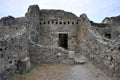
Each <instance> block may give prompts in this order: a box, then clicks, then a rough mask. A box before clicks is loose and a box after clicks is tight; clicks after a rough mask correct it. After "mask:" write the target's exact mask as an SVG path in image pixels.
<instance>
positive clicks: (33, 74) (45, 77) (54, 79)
mask: <svg viewBox="0 0 120 80" xmlns="http://www.w3.org/2000/svg"><path fill="white" fill-rule="evenodd" d="M68 69H69V68H68V65H64V64H44V65H34V66H33V67H32V69H31V70H30V71H29V72H28V73H25V74H15V75H14V76H13V77H11V78H10V79H8V80H61V78H63V77H64V76H65V75H66V73H67V72H68Z"/></svg>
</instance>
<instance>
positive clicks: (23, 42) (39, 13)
mask: <svg viewBox="0 0 120 80" xmlns="http://www.w3.org/2000/svg"><path fill="white" fill-rule="evenodd" d="M74 52H79V53H81V54H82V55H85V56H87V57H88V58H89V59H90V60H91V61H92V62H93V63H94V64H95V65H96V66H97V67H98V68H100V69H101V70H102V71H104V72H105V73H106V74H108V75H109V76H111V77H114V79H115V80H120V54H119V53H120V16H117V17H110V18H108V17H107V18H105V19H104V20H103V21H102V23H95V22H93V21H90V20H89V19H88V18H87V16H86V14H82V15H80V17H77V16H76V15H74V14H73V13H71V12H66V11H64V10H41V9H40V8H39V7H38V5H31V6H30V7H29V8H28V11H27V12H26V14H25V17H20V18H14V17H12V16H8V17H3V18H1V20H0V80H5V79H6V78H8V77H10V76H11V75H13V74H15V73H16V72H19V73H25V72H27V71H28V70H29V69H30V67H31V64H45V63H47V64H48V63H67V62H70V61H71V62H74V58H73V56H74V54H75V53H74ZM71 55H72V57H71Z"/></svg>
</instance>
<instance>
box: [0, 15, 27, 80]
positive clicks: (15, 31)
mask: <svg viewBox="0 0 120 80" xmlns="http://www.w3.org/2000/svg"><path fill="white" fill-rule="evenodd" d="M8 18H9V19H8ZM12 19H13V18H12ZM7 20H11V17H6V18H5V19H4V20H2V19H1V20H0V23H1V25H0V28H1V29H0V33H1V34H0V80H5V79H7V78H8V77H10V76H11V75H13V74H14V73H15V72H16V71H17V70H18V67H19V66H20V65H19V64H18V62H19V61H20V60H22V59H23V60H24V59H25V58H26V57H27V54H28V46H27V45H28V38H27V33H26V32H27V29H26V27H24V26H21V25H20V24H18V25H17V23H16V22H14V21H16V20H11V21H10V23H9V24H8V22H7V24H6V22H5V21H7ZM12 21H13V22H14V23H13V22H12ZM3 22H4V23H3ZM16 25H17V26H16Z"/></svg>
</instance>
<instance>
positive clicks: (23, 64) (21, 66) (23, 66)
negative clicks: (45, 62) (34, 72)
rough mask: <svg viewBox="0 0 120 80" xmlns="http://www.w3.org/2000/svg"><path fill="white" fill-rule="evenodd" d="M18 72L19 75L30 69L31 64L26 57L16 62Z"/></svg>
mask: <svg viewBox="0 0 120 80" xmlns="http://www.w3.org/2000/svg"><path fill="white" fill-rule="evenodd" d="M17 67H18V72H19V73H26V72H28V71H29V70H30V68H31V63H30V59H29V58H28V57H26V58H24V59H21V60H19V61H18V65H17Z"/></svg>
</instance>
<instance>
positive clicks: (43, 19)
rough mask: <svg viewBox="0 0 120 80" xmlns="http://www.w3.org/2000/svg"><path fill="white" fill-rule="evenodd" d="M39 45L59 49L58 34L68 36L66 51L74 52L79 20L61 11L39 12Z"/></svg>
mask: <svg viewBox="0 0 120 80" xmlns="http://www.w3.org/2000/svg"><path fill="white" fill-rule="evenodd" d="M39 24H40V28H39V29H40V31H39V32H40V33H39V40H38V41H39V42H38V43H39V44H42V45H46V46H56V47H59V34H68V49H69V50H76V48H77V47H78V46H77V28H78V25H79V24H80V19H79V18H78V17H77V16H75V15H74V14H72V13H69V12H65V11H62V10H40V23H39Z"/></svg>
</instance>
